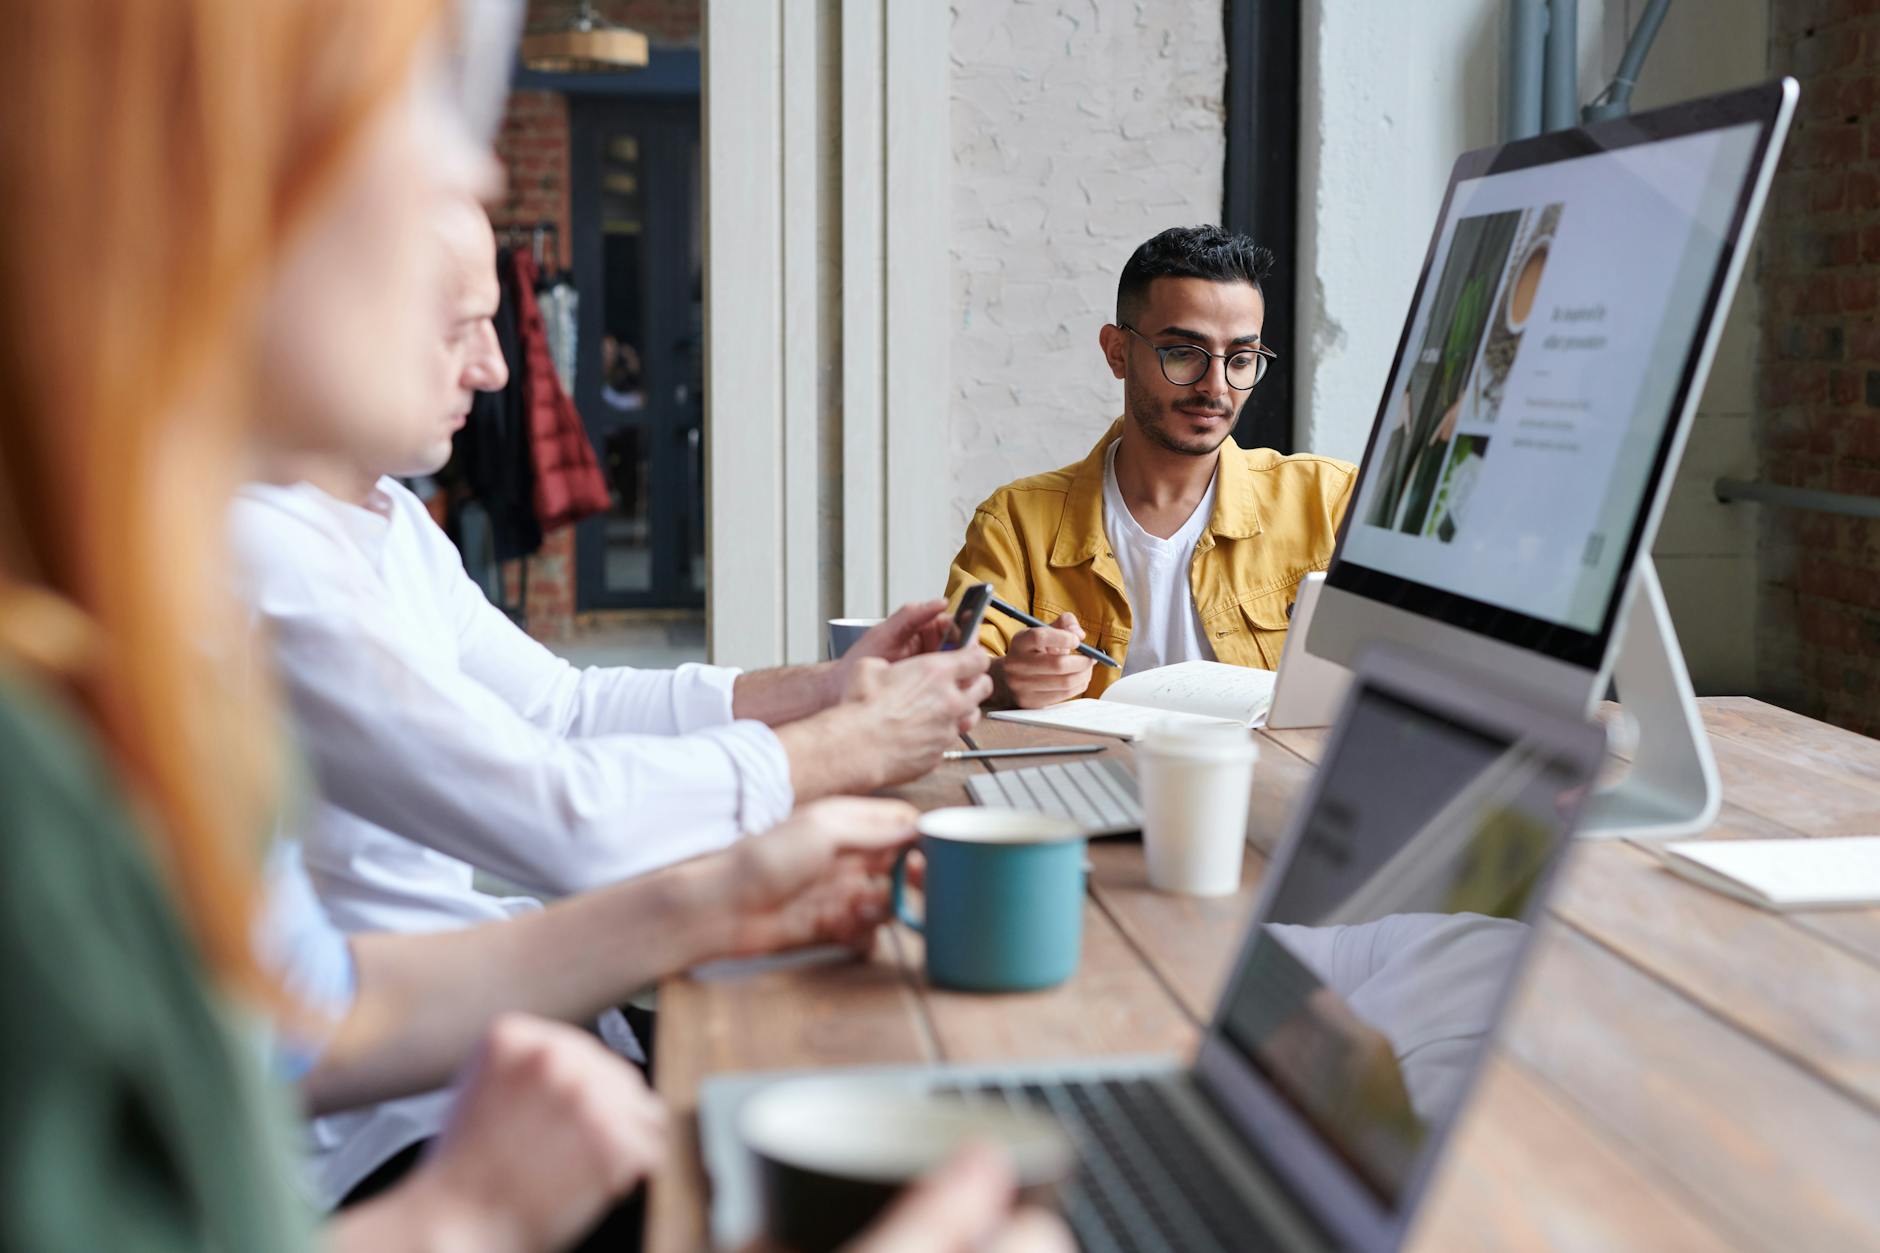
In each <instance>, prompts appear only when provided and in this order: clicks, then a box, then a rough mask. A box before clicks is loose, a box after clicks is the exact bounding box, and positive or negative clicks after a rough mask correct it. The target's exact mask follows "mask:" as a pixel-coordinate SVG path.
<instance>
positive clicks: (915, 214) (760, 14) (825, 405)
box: [704, 0, 956, 667]
mask: <svg viewBox="0 0 1880 1253" xmlns="http://www.w3.org/2000/svg"><path fill="white" fill-rule="evenodd" d="M825 22H834V23H838V24H839V31H834V30H832V31H831V32H830V33H831V35H832V36H836V37H834V38H831V39H827V40H825V39H824V38H823V37H822V35H823V29H824V28H823V25H822V24H823V23H825ZM950 23H951V16H950V12H949V10H948V8H947V7H946V6H945V5H938V4H927V3H915V4H903V3H900V2H899V0H893V2H890V0H823V3H820V4H818V3H813V2H812V0H738V2H735V3H734V2H733V0H715V2H708V3H707V4H706V9H705V24H704V29H705V39H704V68H705V152H706V186H707V194H706V217H707V222H706V239H707V244H708V255H707V258H706V369H707V381H706V448H707V458H708V460H707V481H708V489H707V496H708V511H709V518H710V536H711V541H710V578H709V586H708V589H707V599H706V605H707V613H708V616H709V626H708V644H709V652H710V656H711V658H712V660H714V661H717V662H720V663H723V664H728V665H741V666H747V667H749V666H764V665H776V664H780V663H785V662H789V663H796V662H805V661H812V660H815V659H816V658H817V656H818V655H819V654H820V651H821V648H822V639H823V626H822V623H823V619H824V618H825V617H829V616H833V615H836V614H848V615H858V616H862V615H866V616H873V615H879V614H882V613H885V612H886V611H887V609H889V608H890V607H892V605H895V604H899V603H901V602H903V601H906V600H912V599H918V598H921V597H925V596H932V595H937V594H938V593H939V592H940V590H941V589H942V587H943V586H944V582H945V578H946V562H947V559H948V557H949V556H950V555H951V553H952V540H953V539H955V538H956V537H955V536H953V535H952V533H951V528H950V527H949V526H948V525H947V522H946V516H945V500H946V493H947V473H946V469H947V461H948V445H947V404H948V397H949V394H950V384H949V378H948V355H947V347H948V340H949V332H950V327H951V303H952V302H951V270H950V267H949V263H948V257H947V225H948V218H949V200H948V184H949V171H950V169H951V166H952V147H951V142H950V139H949V127H948V110H947V100H948V90H949V78H948V64H949V62H948V36H949V30H950ZM831 93H839V97H840V101H841V106H840V114H839V115H840V119H841V131H840V140H839V143H829V142H825V140H824V138H823V135H822V132H821V128H820V126H819V119H820V118H821V117H822V115H823V101H824V99H825V98H827V97H828V96H829V95H830V94H831ZM830 198H834V199H835V200H837V201H838V202H839V203H840V205H841V230H840V231H839V232H837V233H836V234H835V235H834V237H829V236H827V235H825V234H824V233H822V232H819V230H818V224H819V221H820V220H821V218H822V217H823V212H824V206H825V205H826V204H827V203H828V201H829V200H830ZM832 272H833V273H839V274H840V278H841V282H840V293H841V294H840V297H839V298H835V299H825V297H824V292H825V290H829V289H831V285H828V284H825V282H824V280H825V279H826V278H828V277H829V276H830V275H831V274H832ZM838 344H839V346H840V351H839V353H838V352H836V351H835V349H836V346H837V345H838ZM826 364H827V365H829V366H830V367H831V377H827V378H825V375H824V367H825V365H826ZM836 405H839V406H840V409H841V416H842V421H841V424H840V443H841V449H842V473H841V482H840V487H839V488H837V487H835V486H834V485H833V484H829V485H828V486H825V482H826V476H824V475H823V474H821V473H820V466H821V461H822V456H823V441H824V439H825V435H824V432H825V431H826V430H828V429H829V428H828V427H827V426H826V424H825V422H824V417H825V414H826V413H827V411H828V410H829V408H830V407H831V406H836ZM829 496H836V497H839V500H835V499H827V498H826V497H829ZM831 515H839V518H840V522H839V525H832V526H829V527H824V526H823V519H824V518H825V517H829V516H831ZM838 544H839V546H840V553H839V557H840V560H841V563H842V577H841V579H840V590H839V603H825V602H826V598H825V597H824V595H823V593H822V587H823V580H822V578H821V577H820V572H821V568H822V565H823V563H824V561H825V560H829V559H834V558H835V557H837V556H838V554H837V553H836V551H835V549H836V546H837V545H838Z"/></svg>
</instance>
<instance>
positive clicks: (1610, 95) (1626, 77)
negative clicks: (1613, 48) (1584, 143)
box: [1581, 0, 1671, 122]
mask: <svg viewBox="0 0 1880 1253" xmlns="http://www.w3.org/2000/svg"><path fill="white" fill-rule="evenodd" d="M1670 7H1671V0H1650V2H1649V3H1648V4H1646V6H1645V13H1644V15H1643V16H1642V17H1640V18H1639V20H1638V28H1637V29H1636V30H1634V31H1633V32H1632V38H1631V39H1630V40H1628V41H1627V42H1626V45H1625V55H1624V56H1622V57H1620V58H1619V69H1618V71H1617V72H1616V73H1615V74H1614V75H1613V76H1612V84H1611V85H1610V86H1609V87H1607V88H1606V90H1604V91H1602V92H1600V93H1599V95H1598V97H1597V98H1596V99H1594V101H1593V103H1591V104H1589V105H1587V106H1586V108H1585V109H1584V110H1582V112H1581V116H1582V118H1584V119H1585V120H1586V121H1588V122H1603V121H1606V120H1607V119H1608V118H1615V117H1624V116H1625V115H1626V114H1628V113H1630V112H1631V111H1632V89H1633V88H1634V87H1636V86H1638V76H1639V72H1640V71H1641V70H1642V69H1644V67H1645V54H1646V53H1648V52H1650V51H1651V47H1652V40H1654V39H1656V38H1657V37H1658V28H1659V27H1660V26H1662V25H1663V24H1664V20H1665V11H1666V10H1668V9H1669V8H1670Z"/></svg>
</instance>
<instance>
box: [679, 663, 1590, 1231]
mask: <svg viewBox="0 0 1880 1253" xmlns="http://www.w3.org/2000/svg"><path fill="white" fill-rule="evenodd" d="M1603 746H1604V737H1603V733H1602V732H1601V731H1600V730H1599V729H1598V728H1597V727H1595V726H1592V725H1590V724H1587V723H1585V722H1582V721H1580V720H1578V719H1575V718H1572V717H1567V716H1562V715H1560V714H1557V713H1553V712H1548V711H1544V710H1540V709H1536V708H1533V707H1531V706H1530V705H1528V704H1526V703H1524V702H1521V701H1517V700H1514V699H1512V698H1510V697H1507V696H1504V695H1502V694H1500V693H1498V692H1495V691H1492V690H1488V689H1487V688H1485V686H1484V685H1483V684H1482V683H1481V682H1480V681H1479V680H1478V679H1474V678H1471V677H1468V676H1464V675H1459V674H1457V673H1455V672H1453V671H1450V670H1447V669H1440V668H1437V667H1434V666H1432V665H1430V664H1429V663H1427V662H1423V661H1417V660H1412V659H1410V658H1407V657H1403V656H1398V655H1394V654H1390V653H1383V652H1379V653H1376V654H1373V655H1371V656H1369V657H1367V658H1366V660H1365V662H1364V664H1363V666H1362V667H1361V668H1360V671H1359V673H1358V675H1357V676H1356V677H1355V679H1354V680H1353V683H1352V686H1351V691H1350V692H1349V694H1348V696H1347V699H1346V703H1345V706H1344V710H1343V712H1342V714H1341V715H1340V717H1339V719H1338V722H1337V724H1336V725H1335V727H1334V729H1333V731H1332V734H1331V737H1330V741H1329V743H1328V745H1327V749H1326V753H1325V757H1324V760H1323V762H1322V764H1321V766H1320V768H1319V770H1318V772H1317V773H1316V775H1315V776H1314V779H1313V782H1312V784H1311V786H1310V787H1309V789H1308V792H1307V795H1306V796H1305V797H1304V799H1303V800H1302V802H1301V803H1300V805H1299V807H1298V809H1297V811H1296V812H1295V814H1294V818H1293V824H1292V829H1291V831H1290V832H1289V834H1288V836H1287V838H1286V841H1285V843H1284V844H1283V845H1282V848H1281V852H1280V853H1279V855H1278V856H1277V857H1276V858H1275V859H1274V861H1273V863H1272V864H1271V865H1270V866H1269V868H1268V870H1267V873H1266V877H1265V882H1264V884H1263V885H1262V892H1261V898H1260V902H1259V904H1258V906H1257V907H1256V910H1255V913H1254V917H1253V920H1252V922H1251V924H1250V926H1249V929H1248V931H1247V933H1246V936H1245V938H1244V940H1243V941H1242V944H1241V950H1240V953H1239V957H1238V960H1237V961H1236V963H1235V966H1234V970H1233V973H1232V975H1231V977H1230V978H1229V979H1228V981H1227V985H1226V989H1225V991H1224V992H1223V994H1222V996H1221V999H1220V1002H1219V1004H1218V1005H1217V1007H1216V1009H1215V1012H1214V1015H1213V1021H1212V1022H1211V1023H1210V1025H1209V1026H1208V1029H1207V1031H1206V1033H1205V1035H1204V1037H1203V1040H1202V1043H1201V1045H1200V1048H1199V1050H1198V1052H1197V1054H1196V1056H1195V1057H1194V1058H1193V1060H1192V1061H1189V1062H1186V1063H1184V1062H1182V1061H1180V1060H1178V1059H1173V1058H1138V1059H1128V1060H1118V1059H1114V1058H1104V1059H1082V1060H1074V1061H1066V1062H1060V1063H1023V1064H1011V1065H992V1066H965V1067H962V1066H938V1067H888V1068H864V1069H850V1070H847V1071H845V1072H837V1071H822V1072H819V1073H822V1074H825V1075H827V1074H832V1073H849V1074H852V1075H855V1076H857V1077H862V1076H866V1077H867V1078H866V1081H867V1082H878V1083H881V1084H883V1085H892V1086H894V1087H897V1088H905V1087H913V1088H917V1089H922V1090H927V1091H932V1092H936V1093H944V1094H949V1095H951V1096H952V1097H953V1098H955V1099H959V1100H968V1101H992V1102H1010V1103H1029V1104H1033V1105H1040V1106H1043V1107H1045V1108H1047V1109H1049V1110H1050V1111H1052V1112H1053V1113H1054V1114H1055V1115H1056V1116H1057V1117H1058V1118H1059V1119H1060V1121H1061V1122H1062V1123H1063V1124H1064V1126H1065V1127H1066V1129H1067V1130H1068V1131H1069V1133H1070V1135H1071V1137H1072V1139H1073V1140H1074V1141H1075V1142H1076V1144H1077V1147H1078V1151H1079V1156H1080V1166H1079V1171H1078V1174H1077V1176H1076V1178H1075V1179H1074V1181H1073V1182H1072V1183H1071V1184H1070V1185H1069V1187H1068V1190H1067V1192H1066V1194H1065V1195H1064V1198H1063V1201H1064V1211H1065V1217H1066V1219H1067V1221H1068V1222H1069V1223H1070V1224H1071V1227H1072V1229H1073V1231H1074V1232H1075V1233H1076V1236H1077V1238H1078V1241H1079V1243H1080V1244H1081V1245H1082V1247H1083V1248H1086V1249H1103V1250H1112V1249H1114V1250H1132V1249H1133V1250H1163V1249H1168V1250H1184V1251H1197V1253H1198V1251H1205V1250H1210V1249H1223V1250H1225V1249H1235V1250H1247V1249H1285V1250H1293V1249H1301V1250H1316V1249H1334V1248H1340V1249H1363V1250H1374V1249H1393V1248H1396V1247H1397V1246H1398V1245H1399V1244H1400V1243H1401V1242H1402V1240H1403V1238H1404V1236H1405V1234H1406V1232H1407V1231H1408V1230H1409V1228H1410V1225H1411V1221H1412V1219H1413V1218H1414V1216H1415V1214H1416V1211H1417V1207H1418V1204H1419V1203H1420V1202H1421V1200H1422V1198H1423V1195H1424V1193H1425V1191H1426V1189H1427V1187H1428V1184H1429V1181H1430V1179H1431V1178H1432V1176H1433V1175H1434V1173H1435V1168H1436V1165H1437V1163H1438V1161H1439V1160H1440V1159H1441V1156H1442V1153H1443V1148H1444V1145H1445V1144H1446V1143H1447V1141H1448V1139H1449V1136H1450V1133H1451V1131H1452V1129H1453V1128H1454V1126H1455V1124H1456V1121H1457V1118H1458V1115H1459V1114H1460V1113H1461V1111H1462V1109H1463V1108H1464V1106H1465V1103H1466V1101H1467V1098H1468V1095H1469V1092H1470V1090H1471V1089H1472V1088H1473V1086H1474V1084H1475V1081H1476V1079H1477V1077H1478V1075H1479V1074H1480V1072H1481V1069H1482V1063H1483V1060H1484V1057H1485V1055H1486V1052H1487V1049H1488V1044H1489V1041H1490V1039H1491V1038H1492V1036H1493V1034H1494V1031H1495V1029H1496V1026H1497V1025H1498V1023H1499V1022H1500V1020H1501V1018H1502V1016H1503V1013H1504V1011H1505V1008H1506V1005H1507V1003H1508V999H1509V993H1510V991H1511V989H1512V988H1513V987H1514V984H1515V981H1516V977H1517V975H1518V974H1519V972H1520V970H1521V967H1522V964H1523V962H1524V960H1525V958H1526V956H1527V954H1528V951H1529V949H1530V948H1531V946H1532V939H1533V930H1534V925H1535V923H1536V921H1537V920H1538V919H1539V917H1540V915H1541V911H1542V909H1543V906H1544V903H1545V901H1546V899H1547V896H1548V892H1549V889H1550V885H1551V883H1552V880H1553V877H1554V874H1555V871H1556V869H1557V867H1558V865H1559V863H1560V861H1561V857H1562V854H1563V852H1564V850H1565V849H1566V848H1567V845H1568V843H1569V840H1570V838H1571V836H1572V834H1573V828H1574V825H1575V823H1576V821H1577V819H1578V815H1579V810H1580V805H1581V802H1582V800H1583V798H1584V797H1585V795H1586V793H1587V791H1588V790H1589V787H1590V785H1591V783H1592V781H1593V778H1594V773H1595V771H1596V770H1597V768H1598V766H1599V764H1600V760H1601V756H1602V750H1603ZM781 1077H783V1076H780V1075H778V1074H776V1073H768V1074H762V1075H737V1076H724V1077H719V1078H714V1079H710V1080H707V1081H706V1083H705V1084H704V1085H703V1087H702V1089H701V1092H700V1101H699V1119H700V1135H701V1139H702V1147H703V1151H704V1155H705V1164H706V1168H707V1170H708V1171H709V1173H710V1174H711V1177H712V1181H713V1185H714V1195H713V1234H714V1236H715V1238H716V1239H717V1241H718V1243H719V1244H720V1245H721V1246H737V1245H740V1244H742V1243H743V1242H744V1241H745V1240H746V1239H748V1238H749V1237H750V1236H751V1235H752V1234H753V1233H754V1232H755V1231H756V1230H757V1229H758V1227H759V1226H760V1223H761V1211H760V1209H759V1205H760V1198H759V1195H758V1192H757V1189H756V1175H755V1171H754V1165H753V1163H752V1162H751V1160H750V1158H749V1157H748V1155H747V1153H746V1151H745V1150H744V1148H743V1146H742V1144H741V1142H740V1139H739V1135H738V1110H739V1108H740V1107H741V1105H742V1103H743V1102H744V1101H745V1100H747V1099H749V1097H750V1096H751V1095H752V1094H753V1093H755V1092H757V1091H759V1090H761V1089H762V1088H763V1087H764V1086H766V1085H767V1084H770V1083H774V1082H776V1081H777V1080H778V1079H779V1078H781Z"/></svg>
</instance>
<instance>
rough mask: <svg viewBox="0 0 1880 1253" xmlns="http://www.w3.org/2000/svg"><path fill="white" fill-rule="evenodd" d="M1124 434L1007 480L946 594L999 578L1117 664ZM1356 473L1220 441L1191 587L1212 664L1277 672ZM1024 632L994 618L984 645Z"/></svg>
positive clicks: (972, 532) (1322, 460)
mask: <svg viewBox="0 0 1880 1253" xmlns="http://www.w3.org/2000/svg"><path fill="white" fill-rule="evenodd" d="M1121 433H1122V421H1121V419H1118V420H1117V421H1116V422H1114V423H1112V424H1111V426H1110V429H1109V430H1108V431H1106V432H1105V433H1104V436H1103V438H1102V439H1100V440H1098V441H1097V446H1096V447H1095V448H1093V449H1091V450H1090V455H1089V456H1087V457H1085V458H1084V459H1083V460H1082V461H1080V462H1078V463H1077V464H1076V465H1069V466H1065V467H1064V468H1063V469H1062V470H1053V471H1051V472H1050V473H1049V474H1037V475H1033V476H1032V477H1031V478H1027V479H1020V480H1018V481H1017V482H1016V483H1008V484H1006V485H1005V486H1004V487H1001V488H1000V489H999V490H998V491H996V492H994V493H993V494H992V496H991V497H990V498H989V499H987V500H986V502H985V503H984V504H982V505H980V506H979V508H978V510H977V511H975V512H974V514H973V520H972V522H971V523H970V524H969V525H968V526H967V528H966V543H965V545H964V546H962V547H961V549H960V552H959V555H958V556H957V557H955V558H954V559H953V568H952V570H950V571H949V572H948V575H947V599H948V600H950V601H952V602H954V603H958V600H959V595H960V592H961V590H962V589H964V588H965V587H967V586H968V585H969V584H973V583H990V584H992V586H993V590H994V592H995V594H997V595H998V596H999V598H1000V599H1002V600H1005V601H1008V602H1009V603H1011V604H1013V605H1017V606H1019V607H1020V608H1022V609H1026V610H1028V611H1030V612H1031V614H1033V615H1034V616H1035V617H1038V618H1042V619H1043V620H1044V621H1046V622H1050V621H1052V620H1053V619H1055V618H1056V617H1057V616H1058V615H1059V614H1061V613H1064V612H1065V611H1067V610H1068V611H1069V612H1071V613H1074V614H1076V615H1077V621H1078V622H1079V623H1081V624H1082V625H1083V628H1084V637H1085V642H1086V643H1089V644H1094V645H1095V646H1096V647H1098V648H1101V649H1102V650H1103V651H1104V652H1106V653H1108V654H1109V655H1110V656H1112V657H1114V658H1116V660H1117V661H1119V662H1120V661H1122V660H1123V659H1124V658H1125V657H1126V656H1127V655H1128V652H1129V630H1130V612H1129V599H1128V597H1127V596H1125V595H1124V592H1123V572H1122V568H1121V567H1120V566H1118V565H1117V564H1116V554H1115V553H1113V552H1112V551H1111V550H1110V540H1109V536H1108V534H1107V533H1106V532H1105V531H1104V528H1103V463H1104V453H1105V451H1106V450H1107V449H1108V448H1109V446H1110V444H1111V442H1112V441H1114V440H1115V439H1116V438H1117V437H1118V436H1119V435H1120V434H1121ZM1356 476H1357V467H1356V466H1353V465H1352V464H1351V463H1350V462H1346V461H1336V460H1333V459H1332V458H1330V457H1315V456H1310V455H1299V456H1292V457H1284V456H1281V455H1280V454H1279V453H1276V452H1274V451H1272V450H1271V449H1266V448H1261V449H1253V450H1248V449H1243V448H1240V447H1239V446H1237V445H1236V444H1234V442H1233V441H1232V440H1229V441H1228V442H1227V443H1225V444H1223V445H1222V446H1221V464H1220V469H1219V470H1218V471H1217V472H1216V477H1215V491H1214V515H1213V517H1212V518H1210V519H1209V521H1208V528H1207V530H1205V531H1203V532H1202V533H1201V538H1200V539H1199V540H1197V541H1196V543H1195V558H1194V564H1193V565H1192V566H1191V567H1190V569H1189V572H1188V586H1189V590H1190V592H1191V593H1192V594H1193V596H1194V601H1195V605H1196V607H1197V608H1198V609H1199V610H1200V612H1201V625H1202V629H1203V630H1204V631H1205V632H1206V634H1207V638H1208V643H1209V644H1210V645H1212V646H1213V648H1214V656H1215V659H1216V660H1217V661H1225V662H1230V663H1232V664H1233V665H1237V666H1256V667H1259V668H1261V669H1266V670H1273V669H1276V668H1278V666H1279V655H1280V650H1281V649H1282V648H1283V647H1284V646H1285V644H1286V624H1287V620H1288V616H1289V615H1290V614H1291V612H1292V603H1293V596H1294V594H1295V591H1296V589H1297V588H1298V586H1299V580H1300V579H1301V578H1303V577H1304V576H1305V575H1306V574H1308V573H1309V572H1311V571H1313V570H1323V569H1325V567H1326V566H1328V565H1330V564H1331V560H1332V549H1333V547H1334V546H1335V545H1336V543H1337V541H1338V524H1339V522H1340V521H1341V520H1342V519H1343V518H1344V516H1345V508H1346V506H1347V505H1349V504H1350V503H1351V485H1352V481H1353V480H1354V479H1355V478H1356ZM1024 629H1025V628H1024V627H1023V626H1022V625H1021V624H1020V623H1017V622H1014V621H1012V620H1011V619H1010V618H1007V617H1005V616H1004V615H1003V614H1000V613H998V612H997V611H994V612H992V613H989V614H987V615H986V624H985V626H984V627H982V628H981V629H980V632H979V640H980V643H982V644H983V645H985V647H986V651H988V652H990V653H991V654H992V655H993V656H995V657H1002V656H1004V655H1005V650H1006V648H1007V647H1008V646H1009V645H1010V644H1011V642H1012V637H1013V636H1014V635H1017V634H1018V633H1019V632H1020V631H1022V630H1024ZM1121 673H1122V672H1121V671H1120V670H1112V669H1110V668H1109V667H1107V666H1098V667H1096V668H1095V670H1094V672H1093V673H1092V676H1091V680H1090V688H1089V690H1088V692H1087V693H1086V695H1089V696H1100V695H1102V693H1103V689H1105V688H1106V687H1108V686H1109V685H1110V684H1111V683H1113V682H1115V681H1116V679H1117V677H1118V676H1119V675H1121Z"/></svg>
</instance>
